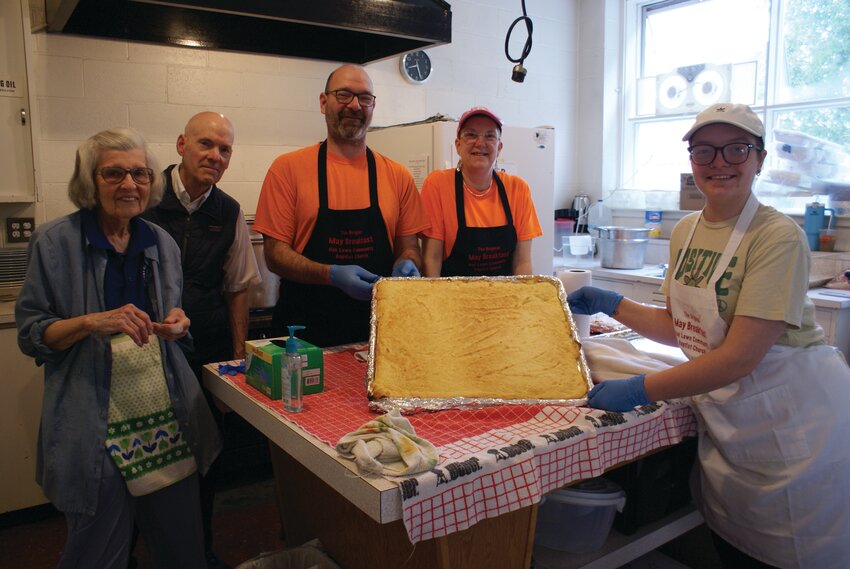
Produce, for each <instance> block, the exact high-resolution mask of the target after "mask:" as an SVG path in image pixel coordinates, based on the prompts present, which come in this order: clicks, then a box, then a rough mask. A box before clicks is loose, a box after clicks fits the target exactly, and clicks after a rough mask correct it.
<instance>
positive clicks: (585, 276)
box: [555, 269, 593, 339]
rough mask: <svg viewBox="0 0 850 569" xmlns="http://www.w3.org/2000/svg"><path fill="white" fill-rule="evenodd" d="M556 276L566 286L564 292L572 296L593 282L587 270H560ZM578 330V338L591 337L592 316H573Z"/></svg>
mask: <svg viewBox="0 0 850 569" xmlns="http://www.w3.org/2000/svg"><path fill="white" fill-rule="evenodd" d="M555 276H556V277H557V278H558V280H560V281H561V282H562V283H563V284H564V290H565V291H566V293H567V294H570V293H571V292H573V291H574V290H578V289H580V288H581V287H583V286H590V285H591V284H592V282H593V279H592V273H591V271H589V270H587V269H560V270H559V271H558V272H557V273H555ZM573 320H575V323H576V328H577V329H578V337H579V339H582V338H589V337H590V316H587V315H584V314H573Z"/></svg>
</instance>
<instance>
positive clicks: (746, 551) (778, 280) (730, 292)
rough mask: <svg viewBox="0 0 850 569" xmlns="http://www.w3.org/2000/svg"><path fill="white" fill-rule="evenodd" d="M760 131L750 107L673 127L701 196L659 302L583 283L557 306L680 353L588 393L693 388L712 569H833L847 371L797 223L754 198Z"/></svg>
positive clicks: (848, 545) (649, 396) (678, 238)
mask: <svg viewBox="0 0 850 569" xmlns="http://www.w3.org/2000/svg"><path fill="white" fill-rule="evenodd" d="M764 134H765V131H764V125H763V124H762V122H761V120H760V119H759V118H758V116H757V115H756V114H755V113H754V112H753V111H752V110H751V109H750V108H749V107H747V106H745V105H735V104H720V105H714V106H712V107H709V108H708V109H706V110H704V111H703V112H701V113H700V114H699V115H697V118H696V122H695V123H694V124H693V126H692V127H691V128H690V129H689V130H688V132H687V133H686V134H685V136H684V138H683V140H685V141H687V142H688V143H689V147H688V151H689V153H690V159H691V166H692V169H693V174H694V180H695V181H696V184H697V187H699V189H700V191H701V192H702V193H703V194H705V198H706V205H705V208H704V209H703V210H702V211H700V212H695V213H693V214H691V215H688V216H686V217H684V218H683V219H682V220H681V221H680V222H679V223H678V224H677V225H676V227H675V228H674V230H673V233H672V236H671V239H670V266H671V267H673V270H671V271H669V272H668V273H667V276H666V278H665V281H664V284H663V286H662V290H663V291H664V292H665V293H666V295H667V306H666V308H658V307H651V306H647V305H642V304H638V303H636V302H632V301H631V300H628V299H624V298H623V297H622V296H621V295H619V294H617V293H614V292H611V291H606V290H601V289H598V288H593V287H585V288H582V289H579V290H578V291H576V292H575V293H573V294H571V295H570V296H569V304H570V308H571V309H572V310H573V312H574V313H576V314H594V313H597V312H604V313H606V314H608V315H609V316H613V317H614V318H616V319H617V320H619V321H620V322H622V323H623V324H625V325H627V326H629V327H630V328H632V329H634V330H635V331H637V332H638V333H640V334H641V335H643V336H645V337H648V338H651V339H653V340H656V341H658V342H663V343H666V344H670V345H678V346H679V347H680V348H681V349H682V351H683V352H684V353H685V354H686V355H687V356H688V358H689V361H688V362H686V363H684V364H681V365H678V366H675V367H672V368H669V369H667V370H664V371H660V372H656V373H649V374H646V375H637V376H635V377H632V378H629V379H624V380H609V381H603V382H601V383H599V384H598V385H596V386H594V388H593V389H592V390H591V391H590V394H589V397H588V404H589V405H590V406H591V407H597V408H600V409H608V410H612V411H630V410H632V409H633V408H634V407H635V406H640V405H646V404H648V403H649V402H650V401H659V400H662V399H669V398H674V397H690V398H691V401H692V406H693V408H694V411H695V413H696V414H697V416H698V418H699V425H700V432H699V467H700V468H699V474H700V477H699V483H698V485H697V486H696V487H695V494H696V496H697V497H698V498H699V504H700V509H701V511H702V514H703V516H704V517H705V520H706V524H707V525H708V527H709V528H710V529H711V530H712V532H713V534H714V540H715V544H716V545H717V549H718V552H719V553H720V557H721V560H722V561H723V565H724V567H729V568H733V567H734V568H736V569H737V568H746V567H789V568H790V567H818V568H820V567H846V566H847V563H848V560H850V493H848V492H846V491H843V490H841V489H842V488H845V487H846V484H847V481H848V480H850V445H848V440H847V435H846V433H847V432H848V429H850V415H848V413H847V410H848V409H850V369H848V367H847V364H846V363H845V361H844V358H843V356H842V355H841V353H840V352H839V351H838V350H836V349H835V348H833V347H831V346H827V345H825V344H824V335H823V330H822V329H821V328H820V326H819V325H818V324H817V322H816V321H815V308H814V305H813V304H812V301H811V300H809V298H808V296H807V295H806V290H807V288H808V280H809V265H810V258H809V249H808V245H807V242H806V238H805V234H804V233H803V231H802V230H801V229H800V227H799V226H798V225H797V224H796V223H795V222H794V221H793V220H791V219H790V218H788V217H786V216H785V215H783V214H781V213H779V212H778V211H776V210H774V209H773V208H771V207H768V206H764V205H761V204H760V203H759V202H758V200H757V199H756V197H755V196H754V195H753V192H752V184H753V181H754V180H755V178H756V176H757V175H758V174H759V172H760V171H761V168H762V165H763V163H764V159H765V155H766V152H765V151H764ZM591 370H592V368H591ZM832 490H835V491H832Z"/></svg>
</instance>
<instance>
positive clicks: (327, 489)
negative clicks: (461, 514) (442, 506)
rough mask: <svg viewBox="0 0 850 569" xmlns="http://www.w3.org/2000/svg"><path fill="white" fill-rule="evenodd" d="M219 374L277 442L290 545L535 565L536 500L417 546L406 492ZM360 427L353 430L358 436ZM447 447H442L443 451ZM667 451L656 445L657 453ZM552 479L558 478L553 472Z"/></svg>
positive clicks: (212, 384)
mask: <svg viewBox="0 0 850 569" xmlns="http://www.w3.org/2000/svg"><path fill="white" fill-rule="evenodd" d="M217 370H218V366H217V365H216V364H210V365H208V366H206V368H205V371H204V375H205V384H206V386H207V388H208V389H209V390H210V391H211V392H212V393H213V394H214V395H215V396H216V397H218V398H219V399H220V400H221V401H222V402H223V403H225V404H226V405H227V406H229V407H230V408H231V409H233V410H234V411H235V412H237V413H239V414H240V415H241V416H242V417H243V418H244V419H245V420H247V421H248V422H249V423H251V424H252V425H253V426H254V427H255V428H257V429H258V430H259V431H260V432H262V433H263V434H264V435H265V436H266V437H268V438H269V441H270V442H271V443H272V444H271V450H272V453H271V454H272V461H273V464H274V467H275V476H276V479H277V487H278V500H279V504H278V505H279V506H281V505H285V507H281V508H280V511H281V520H282V523H283V526H284V529H285V533H286V541H287V544H288V545H298V544H301V543H303V542H305V541H308V540H310V539H313V538H319V540H320V541H321V543H322V545H323V546H324V548H325V549H326V550H327V551H328V553H329V554H330V555H331V556H332V557H333V558H334V559H335V560H336V561H338V562H339V563H340V565H341V566H342V567H344V568H345V569H361V568H362V569H374V568H376V567H377V568H388V569H395V568H400V567H405V568H414V569H416V568H422V569H434V568H437V569H452V568H455V569H461V568H462V569H475V568H482V569H484V568H487V569H501V568H505V569H515V568H520V567H529V565H530V562H531V554H532V548H533V543H534V530H535V522H536V511H537V504H536V500H534V501H533V502H532V501H531V500H529V501H528V505H527V506H525V507H518V509H513V511H508V512H506V513H503V514H501V515H498V516H493V517H488V518H486V519H482V520H480V521H478V522H477V523H474V525H472V526H471V527H468V528H467V529H462V530H460V531H451V532H450V533H448V534H447V535H438V536H437V537H433V538H423V539H422V540H421V541H419V542H418V543H416V544H415V545H414V544H411V539H410V538H409V537H408V531H407V528H406V527H405V525H404V523H403V521H402V517H403V504H402V497H401V493H400V491H399V487H398V485H397V484H396V483H395V482H394V481H391V480H390V479H387V478H385V477H381V476H370V477H364V476H362V475H361V474H360V473H359V472H358V470H357V467H356V466H355V464H354V463H353V462H352V461H349V460H346V459H343V458H340V457H338V456H337V452H336V450H335V449H334V448H333V447H332V446H330V445H329V444H327V443H326V442H324V441H322V440H320V439H319V438H317V437H315V436H313V435H311V434H310V433H309V432H307V431H306V430H304V429H302V428H300V427H299V426H298V425H297V424H295V423H294V422H292V421H290V420H289V419H288V418H287V415H286V413H284V412H282V411H280V410H279V409H275V408H271V402H270V401H268V400H267V399H264V396H261V395H259V394H258V393H255V392H253V391H252V390H251V388H250V387H247V388H246V386H245V383H244V378H242V377H241V376H236V377H235V378H234V377H228V376H224V377H222V376H219V374H218V373H217ZM329 379H332V378H329V377H328V372H327V367H326V375H325V381H326V384H328V380H329ZM364 390H365V388H364ZM311 397H314V396H307V397H305V407H307V411H305V413H306V412H308V411H309V405H310V404H311ZM364 398H365V394H364ZM314 401H315V400H314ZM278 407H279V406H278ZM574 409H575V408H574ZM360 424H362V423H357V424H354V425H352V427H351V430H354V429H356V428H357V427H358V426H359V425H360ZM417 432H418V431H417ZM617 436H618V435H617V434H616V433H612V432H606V433H605V441H602V440H601V437H600V440H599V441H596V440H595V439H594V440H593V444H592V445H591V446H592V447H593V449H594V451H598V452H599V453H603V452H605V451H604V450H599V449H597V448H596V444H597V442H598V444H599V448H600V449H601V448H602V447H603V446H605V445H610V444H611V441H612V440H613V441H614V442H615V444H618V442H617ZM435 444H436V443H435ZM448 446H450V445H448ZM448 446H446V447H440V446H439V445H438V448H441V449H447V448H448ZM621 446H622V445H621ZM661 446H663V445H661V444H657V445H655V447H654V449H657V448H660V447H661ZM441 455H443V450H441ZM618 460H619V459H618ZM610 462H611V461H608V462H607V463H606V464H609V463H610ZM621 462H625V461H621ZM441 465H442V462H441ZM573 476H575V475H574V474H573ZM549 477H550V478H553V477H552V475H551V473H550V474H549ZM581 477H586V476H585V475H581ZM559 480H560V479H553V480H551V481H550V482H549V485H550V486H551V485H554V487H560V486H562V485H563V484H562V483H561V482H560V481H559ZM551 489H554V488H550V487H548V486H546V487H544V485H543V484H542V483H541V491H542V492H546V491H549V490H551ZM537 499H539V498H537Z"/></svg>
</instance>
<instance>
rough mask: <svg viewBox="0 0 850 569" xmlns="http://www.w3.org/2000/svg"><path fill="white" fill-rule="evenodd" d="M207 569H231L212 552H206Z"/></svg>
mask: <svg viewBox="0 0 850 569" xmlns="http://www.w3.org/2000/svg"><path fill="white" fill-rule="evenodd" d="M206 556H207V569H233V568H232V567H231V566H230V565H228V564H227V563H225V562H224V561H222V560H221V559H219V558H218V555H216V554H215V553H213V552H212V551H207V553H206Z"/></svg>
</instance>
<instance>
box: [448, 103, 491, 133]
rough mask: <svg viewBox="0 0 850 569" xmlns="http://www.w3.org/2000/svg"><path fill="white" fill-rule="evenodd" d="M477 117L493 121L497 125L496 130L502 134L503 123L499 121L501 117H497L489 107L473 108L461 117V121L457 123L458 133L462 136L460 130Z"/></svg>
mask: <svg viewBox="0 0 850 569" xmlns="http://www.w3.org/2000/svg"><path fill="white" fill-rule="evenodd" d="M475 116H482V117H487V118H488V119H491V120H492V121H493V122H494V123H496V128H498V129H499V132H502V121H501V120H499V117H497V116H496V115H495V114H494V113H493V111H491V110H490V109H488V108H487V107H472V108H471V109H469V110H468V111H466V112H465V113H463V114H462V115H461V116H460V120H459V121H458V123H457V133H458V134H460V129H462V128H463V125H464V123H465V122H466V121H468V120H469V119H471V118H472V117H475Z"/></svg>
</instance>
